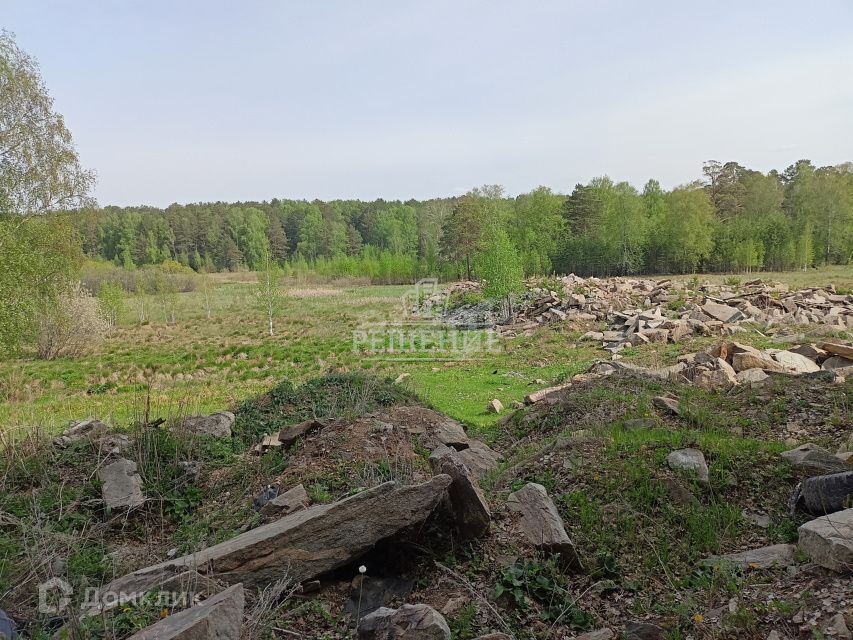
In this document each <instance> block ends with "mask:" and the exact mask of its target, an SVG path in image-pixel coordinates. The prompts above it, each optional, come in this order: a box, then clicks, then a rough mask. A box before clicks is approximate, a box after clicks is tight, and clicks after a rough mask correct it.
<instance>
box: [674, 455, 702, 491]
mask: <svg viewBox="0 0 853 640" xmlns="http://www.w3.org/2000/svg"><path fill="white" fill-rule="evenodd" d="M666 463H667V464H668V465H669V467H670V468H671V469H674V470H676V471H684V472H687V473H688V474H693V475H695V476H696V478H697V479H698V480H699V484H701V485H703V486H706V487H707V486H710V480H709V474H708V463H707V462H705V456H704V454H703V453H702V452H701V451H699V449H678V450H676V451H672V452H670V454H669V455H668V456H667V457H666Z"/></svg>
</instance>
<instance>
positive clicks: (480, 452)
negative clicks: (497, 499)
mask: <svg viewBox="0 0 853 640" xmlns="http://www.w3.org/2000/svg"><path fill="white" fill-rule="evenodd" d="M456 453H457V456H458V457H459V459H460V460H461V461H462V462H463V463H464V464H465V466H466V467H468V470H469V471H470V472H471V474H472V475H473V476H474V477H475V478H476V479H477V481H480V480H482V479H483V478H484V477H485V476H487V475H488V474H489V473H491V472H492V471H494V470H495V469H497V468H498V465H499V464H500V462H501V460H503V456H501V454H499V453H498V452H497V451H495V450H494V449H492V448H491V447H489V446H488V445H486V444H484V443H482V442H480V441H479V440H470V441H469V443H468V447H466V448H465V449H462V450H461V451H457V452H456Z"/></svg>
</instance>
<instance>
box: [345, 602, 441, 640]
mask: <svg viewBox="0 0 853 640" xmlns="http://www.w3.org/2000/svg"><path fill="white" fill-rule="evenodd" d="M358 638H359V640H450V627H449V626H447V621H446V620H445V619H444V616H442V615H441V614H440V613H439V612H438V611H436V610H435V609H433V608H432V607H430V606H429V605H425V604H404V605H403V606H402V607H400V608H399V609H389V608H388V607H381V608H379V609H377V610H376V611H374V612H373V613H371V614H370V615H367V616H365V617H364V618H362V619H361V622H360V623H359V625H358Z"/></svg>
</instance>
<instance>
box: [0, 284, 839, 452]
mask: <svg viewBox="0 0 853 640" xmlns="http://www.w3.org/2000/svg"><path fill="white" fill-rule="evenodd" d="M679 277H681V278H687V277H688V276H679ZM728 277H729V278H731V276H728ZM759 277H760V278H766V279H772V280H778V281H782V282H786V283H788V284H789V285H790V286H792V287H793V288H801V287H804V286H825V285H828V284H834V285H835V286H836V287H837V288H839V290H847V291H849V290H853V273H851V272H850V270H849V269H848V268H845V267H833V268H829V269H826V270H818V271H809V272H786V273H755V274H750V275H748V276H740V278H741V279H742V280H743V281H746V280H749V279H754V278H759ZM725 278H726V276H722V275H719V274H714V275H710V276H705V275H701V276H699V280H700V281H706V280H707V281H722V280H724V279H725ZM254 282H255V276H254V274H252V273H248V272H244V273H226V274H213V275H211V283H210V286H209V287H207V288H206V289H207V290H206V291H205V290H195V291H190V292H186V293H180V294H178V298H177V306H176V312H175V322H173V323H172V322H168V321H167V319H168V318H167V315H168V314H167V313H166V310H165V309H164V308H163V307H162V305H160V304H159V302H158V300H157V299H156V298H154V297H150V296H147V297H145V298H137V297H132V296H131V297H128V298H127V299H126V301H125V308H124V310H123V313H122V316H121V318H120V320H119V323H118V326H117V327H116V328H115V330H114V331H113V332H112V334H111V335H110V336H109V337H108V338H107V340H106V341H105V342H103V343H102V344H100V345H97V346H96V347H95V348H94V349H93V350H92V351H91V353H89V354H87V355H85V356H82V357H77V358H59V359H56V360H49V361H48V360H39V359H35V358H20V359H15V360H6V361H4V362H2V363H0V424H2V425H3V426H4V428H5V430H7V431H16V430H18V429H21V428H26V427H33V426H37V427H40V428H42V429H45V430H47V431H48V432H51V433H53V432H58V431H60V430H61V429H62V428H64V427H66V426H68V424H69V423H72V422H74V421H77V420H80V419H83V418H85V417H87V416H96V417H99V418H100V419H102V420H106V421H108V422H111V423H112V424H114V425H115V426H117V427H124V426H128V425H129V424H130V423H132V422H134V421H137V420H139V419H140V418H141V417H142V416H143V414H145V413H146V412H147V413H148V415H149V416H151V417H158V416H159V417H174V416H176V415H187V414H195V413H205V412H213V411H220V410H225V409H229V408H232V407H234V406H236V405H237V404H239V403H240V402H241V401H243V400H245V399H247V398H249V397H252V396H256V395H259V394H261V393H263V392H265V391H266V390H268V389H269V388H270V387H272V386H273V385H274V384H275V383H276V382H278V381H279V380H281V379H282V378H288V379H290V380H291V381H293V382H294V383H295V384H300V383H302V382H305V381H306V380H309V379H311V378H314V377H316V376H319V375H322V374H325V373H329V372H345V371H354V370H364V371H368V372H371V373H374V374H376V375H379V376H386V377H390V378H392V379H396V378H397V377H398V376H400V374H408V375H407V376H405V380H403V381H402V383H401V384H403V385H404V386H405V387H406V388H408V389H410V390H412V391H414V392H415V393H417V394H418V395H419V396H420V397H422V398H423V399H424V400H425V401H426V402H427V403H429V404H431V405H432V406H434V407H435V408H436V409H438V410H440V411H442V412H444V413H447V414H448V415H450V416H452V417H454V418H456V419H458V420H460V421H462V422H463V423H465V424H467V425H468V426H469V427H471V428H473V429H474V430H476V431H478V432H480V433H482V434H483V435H485V436H486V437H487V436H488V432H489V431H490V427H491V425H493V424H494V423H495V421H496V420H497V419H498V416H496V415H495V414H493V413H488V412H487V411H486V405H487V403H488V402H489V400H491V399H492V398H498V399H500V400H501V402H502V403H503V404H504V406H507V407H508V406H510V404H511V403H512V402H513V401H519V400H522V399H523V397H524V396H525V395H526V394H527V393H530V392H531V391H532V390H534V389H536V388H539V387H544V386H547V385H551V384H555V383H558V382H560V381H562V380H564V379H566V378H568V377H571V376H572V375H574V374H576V373H578V372H581V371H584V370H586V369H587V367H588V366H589V365H590V364H591V363H592V362H593V361H595V360H596V359H599V358H602V357H603V356H605V355H606V354H603V352H601V351H600V350H599V349H598V348H597V344H596V343H589V342H579V340H578V338H579V337H580V335H582V333H583V332H585V331H586V330H588V329H590V328H593V326H592V325H590V326H580V325H576V324H574V323H566V324H563V325H559V326H555V327H553V328H551V329H548V330H544V331H538V332H535V333H534V335H532V336H526V337H518V338H514V339H506V340H500V341H496V342H494V343H490V342H489V340H488V338H487V337H486V336H485V335H484V334H482V332H480V335H467V334H459V335H456V336H452V335H448V333H447V332H446V331H442V330H440V329H438V328H436V327H434V326H431V325H426V326H424V325H422V324H421V325H417V324H410V322H411V320H412V319H411V318H410V317H407V309H405V308H404V307H405V306H406V305H405V304H403V303H402V299H403V297H404V296H406V295H408V294H410V293H411V287H408V286H399V285H383V286H373V285H369V284H364V283H359V282H307V281H303V282H295V281H289V282H288V283H287V287H286V296H285V298H284V301H283V305H282V308H281V310H280V312H279V313H278V314H277V316H276V318H275V332H274V335H273V336H269V335H268V333H267V327H266V319H265V318H264V316H263V314H262V312H261V311H260V310H259V309H258V308H257V305H256V303H255V298H254V287H255V285H254ZM407 299H409V300H410V299H411V295H408V298H407ZM140 306H143V308H144V315H145V320H144V321H141V316H142V314H141V313H140ZM401 321H402V322H404V323H405V324H404V325H403V326H404V327H408V329H411V328H412V327H414V328H415V330H417V331H419V332H420V333H421V334H423V333H424V332H425V333H426V334H427V335H428V336H432V337H433V338H435V336H436V335H441V336H442V340H444V347H445V348H443V349H440V350H438V351H436V350H435V349H432V348H430V347H429V345H427V347H426V348H423V347H422V346H420V345H416V346H415V349H414V352H410V351H409V350H408V347H409V346H410V345H409V344H404V345H402V346H403V348H402V349H401V344H400V342H399V341H396V342H394V341H393V338H387V335H388V333H386V331H387V332H389V333H390V334H391V335H396V334H395V327H396V326H397V324H399V323H400V322H401ZM389 326H390V329H383V328H382V327H389ZM377 327H378V329H377ZM366 336H367V337H366ZM376 336H379V337H378V338H377V337H376ZM453 339H457V340H459V341H463V340H464V341H468V342H469V343H471V344H473V345H474V348H473V349H472V350H470V351H467V352H466V351H461V350H459V349H456V350H454V349H451V348H449V347H448V345H449V344H451V341H452V340H453ZM371 340H373V342H372V343H371ZM743 340H744V341H753V342H756V343H757V344H764V343H766V338H765V337H764V336H762V335H760V334H758V333H754V332H751V333H749V334H746V336H745V337H744V338H743ZM694 343H695V344H694ZM701 343H702V340H701V339H697V340H694V341H692V342H691V343H690V344H689V345H647V346H646V347H643V348H642V349H629V350H628V351H627V352H626V353H625V356H626V358H627V359H629V360H636V361H638V362H642V363H644V364H669V363H672V362H674V361H675V358H676V357H677V356H678V355H679V354H680V353H683V352H685V350H695V349H696V348H698V346H700V345H701ZM478 344H479V345H481V346H482V348H480V349H477V348H476V347H477V345H478Z"/></svg>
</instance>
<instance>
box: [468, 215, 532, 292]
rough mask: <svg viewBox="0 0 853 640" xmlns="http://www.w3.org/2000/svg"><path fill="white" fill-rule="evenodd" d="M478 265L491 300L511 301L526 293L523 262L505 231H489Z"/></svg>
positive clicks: (485, 235) (497, 229)
mask: <svg viewBox="0 0 853 640" xmlns="http://www.w3.org/2000/svg"><path fill="white" fill-rule="evenodd" d="M475 264H476V267H477V273H478V274H479V275H480V277H482V278H483V280H484V282H485V285H484V286H483V295H485V296H486V297H487V298H494V299H506V300H507V301H508V302H509V300H510V296H511V295H512V294H514V293H519V292H521V291H523V290H524V281H523V276H524V272H523V269H522V266H521V260H520V259H519V257H518V252H517V251H516V250H515V247H513V245H512V243H511V242H510V241H509V236H508V235H507V233H506V231H504V230H503V229H502V228H500V227H492V228H490V229H489V230H488V231H486V233H485V234H484V237H483V241H482V245H481V248H480V249H479V251H478V253H477V256H476V263H475Z"/></svg>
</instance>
